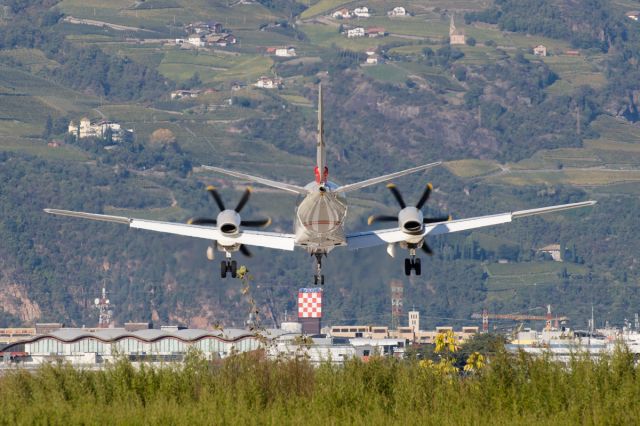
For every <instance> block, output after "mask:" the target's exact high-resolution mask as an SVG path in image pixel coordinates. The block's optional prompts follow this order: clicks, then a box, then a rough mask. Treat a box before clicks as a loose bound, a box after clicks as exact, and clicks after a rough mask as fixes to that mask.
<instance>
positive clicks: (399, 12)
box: [387, 6, 407, 16]
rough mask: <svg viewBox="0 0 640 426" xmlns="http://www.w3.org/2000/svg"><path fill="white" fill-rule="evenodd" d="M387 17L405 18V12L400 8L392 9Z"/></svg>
mask: <svg viewBox="0 0 640 426" xmlns="http://www.w3.org/2000/svg"><path fill="white" fill-rule="evenodd" d="M387 15H389V16H407V10H406V9H405V8H404V7H402V6H398V7H394V8H393V9H391V10H390V11H389V12H387Z"/></svg>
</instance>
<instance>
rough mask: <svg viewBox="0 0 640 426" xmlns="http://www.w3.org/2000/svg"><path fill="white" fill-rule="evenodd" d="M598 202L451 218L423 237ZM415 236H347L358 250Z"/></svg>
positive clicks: (391, 232)
mask: <svg viewBox="0 0 640 426" xmlns="http://www.w3.org/2000/svg"><path fill="white" fill-rule="evenodd" d="M594 204H596V201H582V202H579V203H570V204H560V205H557V206H549V207H541V208H537V209H530V210H519V211H515V212H512V213H499V214H493V215H487V216H478V217H471V218H468V219H459V220H451V221H448V222H440V223H434V224H431V225H427V226H425V227H424V232H423V234H422V236H423V237H426V236H427V235H442V234H450V233H452V232H460V231H468V230H470V229H476V228H484V227H485V226H493V225H499V224H501V223H509V222H511V221H512V220H513V219H519V218H521V217H527V216H535V215H539V214H545V213H552V212H559V211H563V210H569V209H577V208H580V207H588V206H593V205H594ZM410 237H414V238H415V236H413V235H411V236H410V235H407V234H405V233H404V232H403V231H401V230H400V229H399V228H390V229H381V230H377V231H368V232H360V233H357V234H351V235H348V236H347V243H348V246H349V248H350V249H352V250H357V249H360V248H365V247H374V246H377V245H382V244H391V243H399V242H402V241H406V239H407V238H410Z"/></svg>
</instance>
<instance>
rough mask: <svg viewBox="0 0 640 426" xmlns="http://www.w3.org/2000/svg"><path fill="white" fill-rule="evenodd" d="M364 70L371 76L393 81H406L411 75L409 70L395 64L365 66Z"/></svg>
mask: <svg viewBox="0 0 640 426" xmlns="http://www.w3.org/2000/svg"><path fill="white" fill-rule="evenodd" d="M362 70H363V71H364V73H365V74H366V75H368V76H369V77H373V78H375V79H376V80H380V81H387V82H391V83H404V82H405V81H407V77H408V76H409V72H407V71H406V70H404V69H402V68H401V67H399V66H397V65H395V64H380V65H370V66H363V67H362Z"/></svg>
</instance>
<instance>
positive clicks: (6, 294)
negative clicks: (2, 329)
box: [0, 283, 42, 323]
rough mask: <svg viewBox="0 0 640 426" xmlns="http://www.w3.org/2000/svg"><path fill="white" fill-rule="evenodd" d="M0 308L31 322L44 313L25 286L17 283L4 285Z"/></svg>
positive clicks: (0, 295)
mask: <svg viewBox="0 0 640 426" xmlns="http://www.w3.org/2000/svg"><path fill="white" fill-rule="evenodd" d="M0 309H1V310H3V311H5V312H7V313H9V314H11V315H13V316H16V317H18V318H20V320H21V321H22V322H23V323H31V322H33V321H35V320H37V319H39V318H40V316H41V315H42V312H41V311H40V306H38V303H36V302H34V301H32V300H31V299H30V298H29V297H28V296H27V292H26V290H25V288H24V286H22V285H20V284H16V283H11V284H5V285H3V286H2V291H1V292H0Z"/></svg>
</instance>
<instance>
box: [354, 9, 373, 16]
mask: <svg viewBox="0 0 640 426" xmlns="http://www.w3.org/2000/svg"><path fill="white" fill-rule="evenodd" d="M353 15H354V16H355V17H356V18H368V17H370V16H371V14H370V13H369V8H368V7H367V6H361V7H356V8H355V9H353Z"/></svg>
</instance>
